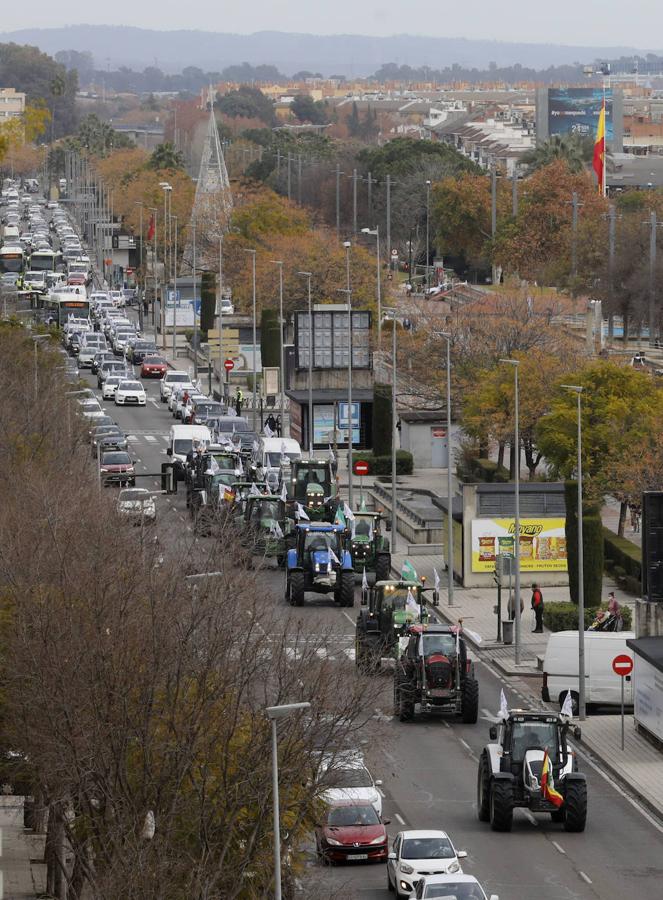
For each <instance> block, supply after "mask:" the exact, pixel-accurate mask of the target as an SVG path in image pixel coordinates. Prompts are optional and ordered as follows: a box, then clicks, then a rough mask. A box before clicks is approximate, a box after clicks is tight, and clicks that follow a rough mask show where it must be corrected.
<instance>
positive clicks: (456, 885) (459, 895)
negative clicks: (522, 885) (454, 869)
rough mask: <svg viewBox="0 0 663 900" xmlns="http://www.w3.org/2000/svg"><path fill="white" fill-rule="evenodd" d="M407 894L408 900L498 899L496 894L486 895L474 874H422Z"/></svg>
mask: <svg viewBox="0 0 663 900" xmlns="http://www.w3.org/2000/svg"><path fill="white" fill-rule="evenodd" d="M407 896H408V897H409V898H410V900H430V898H433V897H435V898H437V900H440V898H444V900H452V898H453V900H500V898H499V897H498V896H497V894H491V895H490V897H488V896H487V895H486V892H485V891H484V889H483V888H482V887H481V885H480V884H479V882H478V881H477V880H476V878H475V877H474V875H424V877H423V878H421V879H420V881H419V883H418V884H417V887H416V889H415V890H414V891H412V892H411V893H410V894H408V895H407Z"/></svg>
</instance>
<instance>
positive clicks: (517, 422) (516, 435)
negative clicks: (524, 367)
mask: <svg viewBox="0 0 663 900" xmlns="http://www.w3.org/2000/svg"><path fill="white" fill-rule="evenodd" d="M500 362H501V363H504V365H507V366H513V376H514V394H515V402H514V413H515V425H514V436H513V443H514V446H515V451H516V454H515V455H516V465H515V472H514V476H515V484H514V492H515V506H516V509H515V522H514V542H513V544H514V547H513V549H514V554H513V558H514V563H515V572H514V598H513V606H514V609H513V616H514V620H515V632H516V634H515V638H516V665H517V666H519V665H520V410H519V406H518V404H519V396H518V367H519V365H520V362H519V361H518V360H517V359H501V360H500Z"/></svg>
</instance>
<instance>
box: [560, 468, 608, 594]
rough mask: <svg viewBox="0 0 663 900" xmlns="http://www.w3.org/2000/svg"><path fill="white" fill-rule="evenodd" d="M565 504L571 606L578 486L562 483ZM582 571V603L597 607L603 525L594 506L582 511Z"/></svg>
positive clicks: (575, 586) (575, 577)
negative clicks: (583, 592) (583, 597)
mask: <svg viewBox="0 0 663 900" xmlns="http://www.w3.org/2000/svg"><path fill="white" fill-rule="evenodd" d="M564 501H565V504H566V525H565V529H564V530H565V536H566V556H567V561H568V570H569V594H570V597H571V602H572V603H577V602H578V484H577V482H575V481H567V482H566V483H565V484H564ZM582 538H583V540H582V546H583V561H584V566H583V572H584V579H583V581H584V590H585V603H586V605H587V607H588V608H589V607H591V606H598V604H599V603H600V602H601V590H602V588H603V525H602V523H601V517H600V515H599V512H598V510H597V509H596V507H587V508H585V509H583V534H582Z"/></svg>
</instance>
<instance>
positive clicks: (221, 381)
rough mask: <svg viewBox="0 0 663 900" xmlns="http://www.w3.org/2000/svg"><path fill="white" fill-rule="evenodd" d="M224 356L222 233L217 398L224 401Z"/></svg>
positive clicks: (221, 237)
mask: <svg viewBox="0 0 663 900" xmlns="http://www.w3.org/2000/svg"><path fill="white" fill-rule="evenodd" d="M224 360H225V354H224V352H223V232H222V233H221V234H220V235H219V397H220V399H221V401H223V399H224V390H225V381H224V378H223V372H224V366H223V363H224Z"/></svg>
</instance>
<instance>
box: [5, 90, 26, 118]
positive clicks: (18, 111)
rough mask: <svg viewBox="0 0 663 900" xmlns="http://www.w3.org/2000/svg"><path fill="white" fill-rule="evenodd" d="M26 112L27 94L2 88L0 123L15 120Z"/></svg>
mask: <svg viewBox="0 0 663 900" xmlns="http://www.w3.org/2000/svg"><path fill="white" fill-rule="evenodd" d="M24 112H25V94H22V93H21V92H20V91H16V90H14V88H0V123H1V122H4V121H6V120H7V119H15V118H18V117H19V116H22V115H23V113H24Z"/></svg>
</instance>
